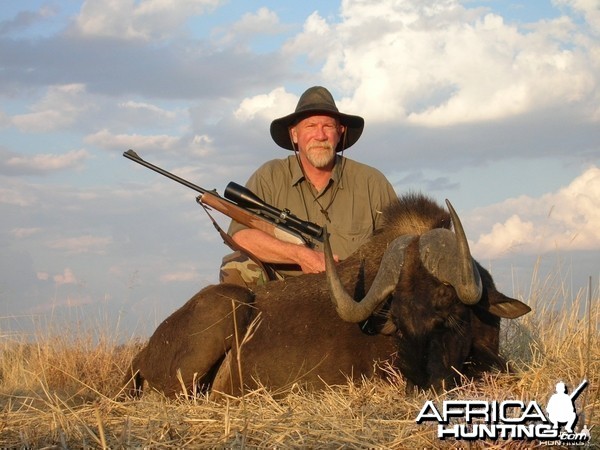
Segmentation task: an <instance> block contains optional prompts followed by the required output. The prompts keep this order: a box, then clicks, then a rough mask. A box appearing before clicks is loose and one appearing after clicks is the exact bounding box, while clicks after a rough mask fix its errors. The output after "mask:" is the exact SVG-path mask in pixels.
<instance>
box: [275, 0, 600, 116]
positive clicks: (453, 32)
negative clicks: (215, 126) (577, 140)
mask: <svg viewBox="0 0 600 450" xmlns="http://www.w3.org/2000/svg"><path fill="white" fill-rule="evenodd" d="M573 1H575V0H573ZM596 4H597V3H596ZM483 11H484V10H483V9H467V8H465V7H463V6H462V5H461V4H460V3H459V2H458V1H457V0H446V1H422V2H417V1H412V2H398V1H394V0H384V1H381V2H377V4H376V5H375V4H373V3H372V2H365V1H364V0H346V1H344V2H342V16H343V21H342V22H340V23H327V22H326V21H325V20H324V19H323V18H321V17H319V16H318V14H316V13H315V14H313V15H312V16H310V17H309V18H308V19H307V20H306V24H305V29H304V31H303V32H302V33H301V34H300V35H299V36H297V37H296V38H295V39H294V40H293V41H291V42H290V43H289V44H288V46H287V47H286V49H287V51H291V52H294V53H297V54H298V55H309V57H310V58H313V59H314V60H320V61H322V63H323V69H322V75H323V77H324V78H325V79H326V80H328V82H329V83H331V84H332V85H334V86H339V87H341V89H342V91H343V92H346V93H349V94H350V93H351V94H352V98H351V99H348V100H343V101H341V102H340V104H341V106H342V107H343V108H345V109H347V110H349V111H360V112H361V113H362V114H364V115H365V116H367V117H369V118H370V120H379V121H406V122H410V123H414V124H418V125H425V126H447V125H454V124H460V123H473V122H480V121H491V120H496V119H502V118H506V117H512V116H517V115H523V114H527V113H529V112H532V111H537V110H543V109H548V108H563V107H566V106H568V105H573V104H579V105H583V106H585V107H587V108H588V109H589V111H588V119H594V115H593V111H596V110H597V105H598V103H599V100H600V95H599V94H598V90H597V87H596V86H597V85H598V83H599V81H600V79H599V75H598V74H599V73H600V70H598V69H600V52H598V51H597V50H595V49H596V48H597V41H594V40H590V39H587V40H586V39H583V38H582V36H580V35H578V34H577V28H576V26H575V25H574V23H573V22H572V20H571V19H570V18H568V17H561V18H558V19H556V20H552V21H540V22H537V23H534V24H527V28H523V29H522V28H519V27H518V26H517V25H514V24H510V23H506V22H505V21H504V20H503V18H502V17H501V16H499V15H496V14H489V13H488V14H484V12H483ZM586 11H589V9H587V10H586ZM382 105H385V107H382ZM596 120H597V118H596Z"/></svg>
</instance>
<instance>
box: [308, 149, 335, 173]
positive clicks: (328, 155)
mask: <svg viewBox="0 0 600 450" xmlns="http://www.w3.org/2000/svg"><path fill="white" fill-rule="evenodd" d="M306 159H308V162H310V163H311V164H312V165H313V166H314V167H316V168H317V169H323V168H325V167H327V166H329V165H330V164H331V163H332V162H333V160H334V159H335V150H334V149H333V147H332V146H331V144H329V143H328V142H325V143H319V144H311V145H309V146H308V148H307V149H306Z"/></svg>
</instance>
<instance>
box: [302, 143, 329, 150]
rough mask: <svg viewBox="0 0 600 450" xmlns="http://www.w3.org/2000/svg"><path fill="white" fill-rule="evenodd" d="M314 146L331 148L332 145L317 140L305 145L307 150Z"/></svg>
mask: <svg viewBox="0 0 600 450" xmlns="http://www.w3.org/2000/svg"><path fill="white" fill-rule="evenodd" d="M315 148H324V149H326V150H333V145H331V144H330V143H329V142H318V143H314V144H309V145H308V147H307V150H312V149H315Z"/></svg>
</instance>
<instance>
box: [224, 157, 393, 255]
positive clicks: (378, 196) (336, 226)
mask: <svg viewBox="0 0 600 450" xmlns="http://www.w3.org/2000/svg"><path fill="white" fill-rule="evenodd" d="M246 187H247V188H248V189H250V190H251V191H252V192H254V193H255V194H256V195H258V196H259V197H260V198H261V199H263V200H264V201H265V202H267V203H269V204H270V205H272V206H275V207H276V208H278V209H284V208H287V209H289V210H290V211H291V212H292V214H294V215H295V216H297V217H298V218H300V219H302V220H308V221H310V222H314V223H316V224H318V225H320V226H323V225H327V231H328V232H329V233H330V242H331V246H332V249H333V252H334V253H335V254H337V255H338V256H339V257H340V259H342V260H343V259H346V258H347V257H348V256H349V255H350V254H351V253H352V252H354V251H355V250H356V249H357V248H358V247H360V246H361V245H362V244H363V243H364V242H365V241H367V240H368V239H369V238H370V237H371V236H372V234H373V232H374V231H375V230H377V229H379V228H381V226H382V224H381V212H382V210H383V209H384V208H386V207H387V206H388V205H389V204H391V203H392V202H397V201H398V196H397V195H396V193H395V192H394V189H393V187H392V185H391V184H390V183H389V181H388V180H387V179H386V178H385V176H384V175H383V174H382V173H381V172H379V171H378V170H377V169H374V168H373V167H370V166H367V165H365V164H361V163H358V162H356V161H353V160H351V159H347V158H343V157H341V156H339V155H338V156H337V159H336V165H335V167H334V170H333V173H332V176H331V179H330V181H329V184H328V185H327V186H326V187H325V189H323V191H322V192H320V193H317V192H316V191H315V189H314V187H313V186H312V185H311V184H310V182H308V180H306V179H305V178H304V174H303V173H302V170H301V169H300V166H299V163H298V161H297V159H296V156H295V155H292V156H289V157H287V158H285V159H275V160H272V161H268V162H267V163H265V164H264V165H263V166H261V167H260V168H259V169H258V170H257V171H256V172H255V173H254V174H253V175H252V176H251V177H250V179H249V180H248V182H247V183H246ZM322 209H324V210H325V211H326V212H327V216H328V217H329V221H328V220H327V218H326V215H325V214H324V213H323V212H321V210H322ZM243 228H246V227H245V226H244V225H241V224H239V223H238V222H235V221H232V222H231V225H230V227H229V230H228V232H229V234H230V235H232V236H233V235H234V234H235V233H236V232H237V231H239V230H241V229H243ZM318 244H319V245H318V246H316V247H315V248H316V249H317V250H321V251H322V245H321V244H320V243H318Z"/></svg>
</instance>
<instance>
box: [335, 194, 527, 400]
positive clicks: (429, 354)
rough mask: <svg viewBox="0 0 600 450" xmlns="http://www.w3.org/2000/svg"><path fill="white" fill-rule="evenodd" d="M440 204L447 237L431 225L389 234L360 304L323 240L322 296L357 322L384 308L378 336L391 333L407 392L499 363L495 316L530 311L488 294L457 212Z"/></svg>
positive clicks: (491, 289)
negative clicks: (448, 219) (420, 231)
mask: <svg viewBox="0 0 600 450" xmlns="http://www.w3.org/2000/svg"><path fill="white" fill-rule="evenodd" d="M446 204H447V206H448V210H449V212H450V217H451V219H452V224H453V225H454V232H452V231H451V230H449V229H446V228H434V229H429V230H427V231H425V232H424V233H423V234H404V235H400V236H398V237H396V238H395V239H394V240H392V241H391V242H390V243H389V245H388V247H387V249H386V250H385V253H384V255H383V258H382V259H381V264H380V266H379V270H378V272H377V275H376V276H375V279H374V281H373V283H372V284H371V287H370V289H369V290H368V292H367V293H366V295H365V296H364V298H362V299H357V300H355V299H354V298H353V296H351V295H350V294H348V293H347V292H346V290H345V289H344V286H343V284H342V282H341V280H340V278H339V276H338V275H337V272H336V268H335V263H334V260H333V256H332V251H331V247H330V245H329V242H328V239H327V238H326V241H325V259H326V266H327V280H328V285H329V289H330V296H331V300H332V301H333V303H334V305H335V307H336V310H337V312H338V314H339V316H340V318H342V319H343V320H345V321H348V322H361V321H363V320H366V319H367V318H369V317H370V316H372V315H373V314H374V313H377V311H379V310H380V309H384V310H385V312H384V313H383V314H384V315H385V316H386V318H387V321H386V322H385V325H384V326H381V327H380V330H379V331H383V330H385V331H384V332H386V333H390V334H391V333H396V334H397V336H398V359H397V361H398V365H399V368H400V370H401V371H402V373H403V375H404V376H405V377H406V378H407V380H408V385H409V387H410V386H413V385H416V386H419V387H421V388H426V387H429V386H432V387H434V388H439V387H442V386H443V385H444V384H445V383H447V382H450V381H453V380H455V379H457V378H458V376H459V375H458V374H459V373H468V372H469V370H468V369H469V367H468V365H469V364H478V365H479V366H483V367H478V368H476V369H475V370H473V372H477V371H478V370H480V369H482V368H483V369H487V368H489V367H491V366H497V367H498V366H501V365H502V363H501V359H500V357H499V355H498V350H499V349H498V346H499V342H498V341H499V339H498V336H499V324H500V319H499V318H500V317H506V318H516V317H519V316H521V315H523V314H525V313H527V312H529V311H530V308H529V307H528V306H526V305H524V304H523V303H521V302H520V301H518V300H516V299H511V298H509V297H506V296H504V295H503V294H500V293H499V292H498V291H497V290H496V288H495V286H494V283H493V281H492V279H491V276H490V275H489V273H487V272H486V271H485V270H484V269H483V268H481V266H479V264H478V263H477V262H476V261H475V260H474V259H473V258H472V257H471V253H470V250H469V246H468V242H467V238H466V235H465V232H464V229H463V227H462V224H461V222H460V220H459V218H458V215H457V214H456V212H455V210H454V208H453V207H452V205H451V204H450V202H449V201H446ZM384 304H385V305H386V306H385V307H384ZM470 357H471V358H474V359H473V361H469V360H468V359H469V358H470Z"/></svg>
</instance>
